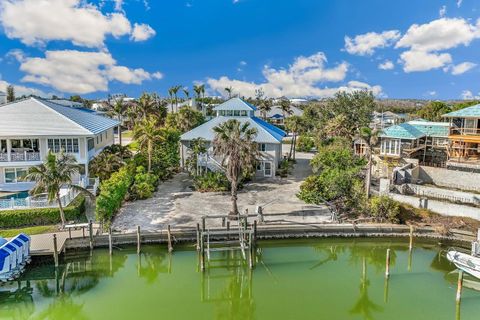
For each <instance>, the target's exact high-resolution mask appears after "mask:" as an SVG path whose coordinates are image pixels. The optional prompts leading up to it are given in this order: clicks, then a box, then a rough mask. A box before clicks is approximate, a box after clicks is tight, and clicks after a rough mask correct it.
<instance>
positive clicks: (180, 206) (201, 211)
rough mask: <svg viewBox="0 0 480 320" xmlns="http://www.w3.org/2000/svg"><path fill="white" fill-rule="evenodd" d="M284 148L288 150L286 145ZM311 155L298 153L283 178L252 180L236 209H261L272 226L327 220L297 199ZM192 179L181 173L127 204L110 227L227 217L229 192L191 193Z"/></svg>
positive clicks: (158, 227) (159, 226)
mask: <svg viewBox="0 0 480 320" xmlns="http://www.w3.org/2000/svg"><path fill="white" fill-rule="evenodd" d="M285 147H288V145H287V146H285ZM311 158H312V154H309V153H297V163H296V165H295V169H294V170H293V174H292V175H291V176H290V177H288V178H286V179H280V178H272V179H265V180H260V181H255V182H253V183H250V184H248V185H246V186H245V188H244V189H243V190H241V192H240V193H239V195H238V206H239V209H240V210H241V211H242V212H244V211H245V209H248V211H249V213H253V212H254V211H255V207H256V206H262V207H264V213H268V214H271V213H273V214H275V216H274V217H269V218H268V220H269V222H271V223H284V222H287V221H289V222H291V221H294V222H298V223H315V222H324V221H327V220H329V218H330V212H329V211H328V209H326V208H325V207H316V206H310V205H307V204H305V203H304V202H303V201H301V200H299V199H298V198H297V197H296V193H297V192H298V191H299V187H300V184H301V182H302V181H303V180H304V178H305V177H307V176H308V175H309V174H310V173H311V169H310V165H309V161H310V159H311ZM190 185H191V180H190V178H189V176H188V174H186V173H180V174H178V175H176V176H175V177H174V178H172V179H171V180H169V181H166V182H165V183H163V184H161V185H160V186H159V188H158V191H157V192H156V193H155V195H154V197H153V198H151V199H147V200H140V201H134V202H128V203H126V204H125V205H124V206H123V207H122V209H121V210H120V213H119V214H118V215H117V217H116V218H115V220H114V222H113V228H114V229H116V230H122V231H133V230H135V229H136V226H137V225H140V226H141V228H142V230H149V231H154V230H162V229H164V228H165V227H166V225H167V224H170V225H172V226H175V227H182V226H194V225H196V223H197V222H199V221H200V218H201V216H203V215H205V214H227V213H228V212H229V209H230V206H231V203H230V196H229V194H228V193H200V192H192V191H191V190H190V188H189V187H190Z"/></svg>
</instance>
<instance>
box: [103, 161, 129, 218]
mask: <svg viewBox="0 0 480 320" xmlns="http://www.w3.org/2000/svg"><path fill="white" fill-rule="evenodd" d="M133 177H134V172H133V168H132V166H130V165H127V166H125V167H123V168H121V169H120V170H119V171H117V172H115V173H113V174H112V175H111V177H110V178H109V179H108V180H105V181H102V183H101V184H100V194H99V195H98V197H97V206H96V215H97V219H98V220H102V221H105V222H107V223H108V222H110V220H111V219H112V217H113V216H114V215H115V213H117V211H118V210H119V209H120V207H121V206H122V202H123V200H125V197H126V195H127V193H128V189H129V188H130V186H131V185H132V183H133Z"/></svg>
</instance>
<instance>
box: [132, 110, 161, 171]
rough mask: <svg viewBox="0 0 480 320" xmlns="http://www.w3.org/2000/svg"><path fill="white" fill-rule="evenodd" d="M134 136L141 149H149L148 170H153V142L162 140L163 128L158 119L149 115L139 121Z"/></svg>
mask: <svg viewBox="0 0 480 320" xmlns="http://www.w3.org/2000/svg"><path fill="white" fill-rule="evenodd" d="M133 138H134V139H135V140H136V141H137V142H138V144H139V147H140V148H141V149H143V150H144V149H145V148H146V150H147V157H148V172H152V154H153V144H154V143H155V142H157V141H160V140H162V135H161V129H160V127H159V126H158V122H157V119H155V117H153V116H149V117H148V118H146V119H143V120H142V121H141V122H140V123H138V124H137V125H136V126H135V128H134V129H133Z"/></svg>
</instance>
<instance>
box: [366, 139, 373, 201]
mask: <svg viewBox="0 0 480 320" xmlns="http://www.w3.org/2000/svg"><path fill="white" fill-rule="evenodd" d="M365 180H366V181H365V184H366V186H365V191H366V193H367V199H368V198H370V185H371V183H372V181H371V180H372V150H371V148H370V147H369V148H368V167H367V177H366V179H365Z"/></svg>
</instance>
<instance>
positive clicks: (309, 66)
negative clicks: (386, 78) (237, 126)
mask: <svg viewBox="0 0 480 320" xmlns="http://www.w3.org/2000/svg"><path fill="white" fill-rule="evenodd" d="M326 62H327V58H326V56H325V54H324V53H322V52H318V53H316V54H314V55H311V56H308V57H303V56H301V57H297V58H296V59H295V60H294V63H293V64H292V65H290V66H289V67H288V68H287V69H275V68H272V67H268V66H265V67H264V69H263V75H264V77H265V81H264V82H262V83H255V82H248V81H242V80H236V79H230V78H229V77H227V76H223V77H220V78H218V79H214V78H208V79H207V84H208V85H209V87H210V89H211V90H213V91H216V92H218V93H220V94H225V92H224V89H225V88H226V87H232V88H233V90H234V91H235V93H239V94H240V95H243V96H250V97H253V96H254V95H255V90H256V89H259V88H261V89H262V90H263V91H264V92H265V94H266V95H267V96H269V97H281V96H287V97H290V98H293V97H329V96H332V95H333V94H335V93H336V92H338V91H342V90H343V91H348V92H351V91H355V90H364V89H368V90H372V91H373V92H374V94H376V95H382V88H381V87H380V86H370V85H369V84H367V83H364V82H359V81H350V82H348V83H347V84H346V85H343V86H337V87H333V88H329V87H323V88H321V87H319V85H320V84H321V83H325V82H340V81H343V80H344V79H345V77H346V74H347V71H348V64H347V63H346V62H342V63H340V64H338V65H337V66H335V67H333V68H329V69H327V68H326V67H325V64H326Z"/></svg>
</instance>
